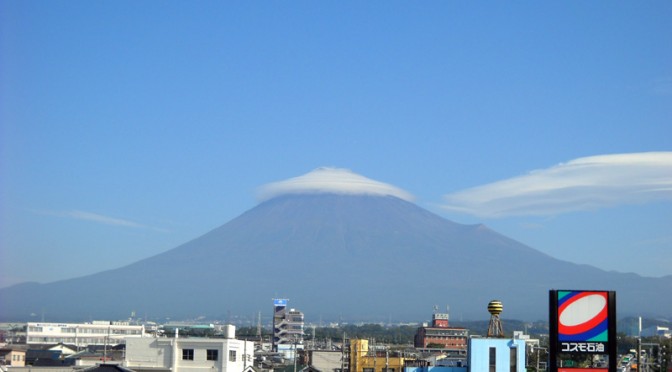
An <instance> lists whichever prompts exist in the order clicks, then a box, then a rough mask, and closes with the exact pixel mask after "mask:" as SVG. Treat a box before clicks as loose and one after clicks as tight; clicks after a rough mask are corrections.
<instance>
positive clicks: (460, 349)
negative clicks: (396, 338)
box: [414, 312, 469, 359]
mask: <svg viewBox="0 0 672 372" xmlns="http://www.w3.org/2000/svg"><path fill="white" fill-rule="evenodd" d="M468 339H469V331H468V330H467V329H465V328H460V327H450V326H449V323H448V314H446V313H438V312H435V313H434V314H433V315H432V324H431V326H426V325H425V326H423V327H420V328H418V331H417V332H416V334H415V340H414V344H415V345H414V346H415V348H416V349H419V350H421V351H422V350H441V352H443V353H444V354H446V356H447V357H448V358H451V359H464V358H466V356H467V341H468Z"/></svg>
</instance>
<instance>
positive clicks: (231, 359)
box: [229, 350, 236, 362]
mask: <svg viewBox="0 0 672 372" xmlns="http://www.w3.org/2000/svg"><path fill="white" fill-rule="evenodd" d="M235 361H236V351H235V350H229V362H235Z"/></svg>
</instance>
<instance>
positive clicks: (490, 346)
mask: <svg viewBox="0 0 672 372" xmlns="http://www.w3.org/2000/svg"><path fill="white" fill-rule="evenodd" d="M467 354H468V356H467V366H441V365H434V366H429V365H417V366H407V367H405V368H404V372H525V371H526V368H525V363H526V359H525V355H526V354H525V340H521V339H510V338H470V339H469V346H468V351H467Z"/></svg>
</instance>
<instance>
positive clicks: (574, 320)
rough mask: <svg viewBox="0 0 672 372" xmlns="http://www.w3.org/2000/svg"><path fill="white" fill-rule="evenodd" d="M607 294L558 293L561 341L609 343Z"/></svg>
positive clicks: (584, 292)
mask: <svg viewBox="0 0 672 372" xmlns="http://www.w3.org/2000/svg"><path fill="white" fill-rule="evenodd" d="M608 304H609V301H608V296H607V292H590V291H558V337H559V340H560V341H581V342H586V341H598V342H599V341H607V340H608V328H609V321H608V315H609V306H608Z"/></svg>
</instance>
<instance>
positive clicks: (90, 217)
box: [36, 210, 167, 232]
mask: <svg viewBox="0 0 672 372" xmlns="http://www.w3.org/2000/svg"><path fill="white" fill-rule="evenodd" d="M36 212H37V213H39V214H44V215H51V216H57V217H65V218H71V219H76V220H83V221H90V222H95V223H99V224H103V225H110V226H121V227H131V228H141V229H151V230H155V231H160V232H167V230H165V229H161V228H156V227H151V226H147V225H143V224H139V223H137V222H133V221H129V220H126V219H122V218H116V217H110V216H105V215H102V214H98V213H92V212H86V211H80V210H72V211H46V210H40V211H36Z"/></svg>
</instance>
